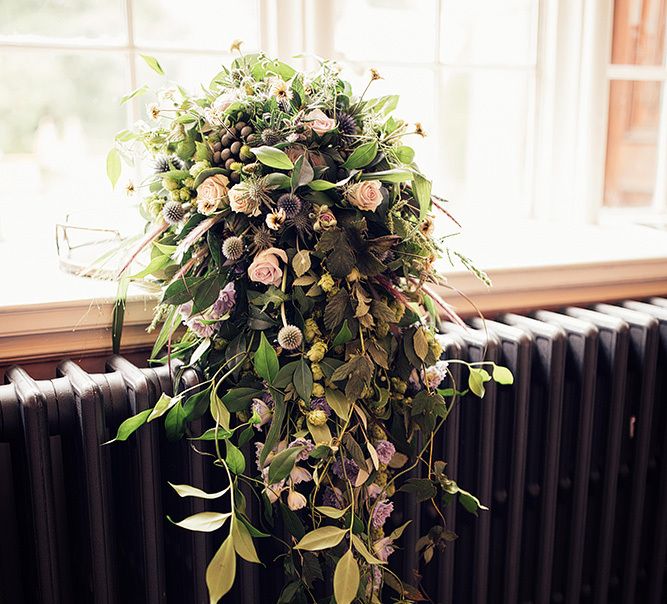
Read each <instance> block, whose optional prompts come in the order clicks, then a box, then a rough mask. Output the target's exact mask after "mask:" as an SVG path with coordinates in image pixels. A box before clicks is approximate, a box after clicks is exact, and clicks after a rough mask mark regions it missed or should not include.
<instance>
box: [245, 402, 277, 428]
mask: <svg viewBox="0 0 667 604" xmlns="http://www.w3.org/2000/svg"><path fill="white" fill-rule="evenodd" d="M250 409H251V411H252V412H253V413H257V415H259V420H260V421H259V423H258V424H255V426H254V427H255V429H256V430H259V429H260V428H261V427H262V426H263V425H265V424H268V423H269V422H270V421H271V418H272V417H273V410H272V409H271V407H269V406H268V405H267V404H266V403H265V402H264V401H263V400H262V399H261V398H254V399H252V404H251V405H250Z"/></svg>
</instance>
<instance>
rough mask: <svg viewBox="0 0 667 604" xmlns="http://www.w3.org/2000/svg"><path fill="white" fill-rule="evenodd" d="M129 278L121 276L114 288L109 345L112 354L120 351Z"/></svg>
mask: <svg viewBox="0 0 667 604" xmlns="http://www.w3.org/2000/svg"><path fill="white" fill-rule="evenodd" d="M129 285H130V280H129V279H128V278H127V277H121V278H120V279H119V280H118V289H117V290H116V299H115V300H114V303H113V313H112V320H111V346H112V349H113V352H114V354H119V353H120V341H121V337H122V335H123V322H124V320H125V301H126V300H127V288H128V287H129Z"/></svg>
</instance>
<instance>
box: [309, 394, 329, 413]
mask: <svg viewBox="0 0 667 604" xmlns="http://www.w3.org/2000/svg"><path fill="white" fill-rule="evenodd" d="M310 408H311V409H312V410H313V411H323V412H324V415H326V416H327V417H329V416H330V415H331V407H329V403H327V399H326V398H324V397H317V398H314V399H312V400H311V401H310Z"/></svg>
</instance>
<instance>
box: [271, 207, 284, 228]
mask: <svg viewBox="0 0 667 604" xmlns="http://www.w3.org/2000/svg"><path fill="white" fill-rule="evenodd" d="M284 222H285V210H283V209H282V208H281V209H279V210H278V211H274V212H271V213H270V214H267V215H266V226H267V227H269V228H270V229H271V230H272V231H277V230H279V229H280V227H282V226H283V224H284Z"/></svg>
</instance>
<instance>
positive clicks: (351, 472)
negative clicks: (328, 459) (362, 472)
mask: <svg viewBox="0 0 667 604" xmlns="http://www.w3.org/2000/svg"><path fill="white" fill-rule="evenodd" d="M331 470H332V471H333V473H334V474H335V475H336V476H338V478H340V479H342V480H345V479H346V478H347V480H350V481H352V482H353V483H354V482H355V481H356V480H357V476H358V475H359V466H358V465H357V462H356V461H354V459H345V470H343V464H342V463H341V461H340V459H337V460H336V461H334V462H333V463H332V464H331ZM346 475H347V476H346Z"/></svg>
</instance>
